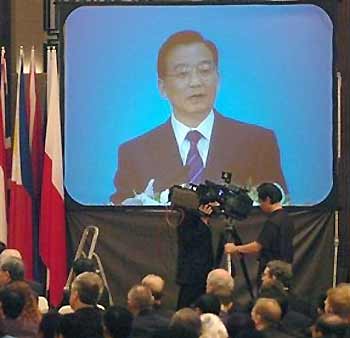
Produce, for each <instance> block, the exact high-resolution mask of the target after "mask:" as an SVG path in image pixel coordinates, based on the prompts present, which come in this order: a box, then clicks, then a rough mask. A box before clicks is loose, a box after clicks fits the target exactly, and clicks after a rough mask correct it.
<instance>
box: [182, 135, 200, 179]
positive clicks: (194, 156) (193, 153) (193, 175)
mask: <svg viewBox="0 0 350 338" xmlns="http://www.w3.org/2000/svg"><path fill="white" fill-rule="evenodd" d="M201 138H202V134H201V133H200V132H199V131H197V130H191V131H189V132H188V133H187V135H186V140H188V141H189V142H190V150H189V152H188V154H187V158H186V166H188V168H189V171H188V177H187V182H188V183H193V184H199V183H201V182H202V177H203V170H204V166H203V160H202V158H201V155H200V154H199V151H198V147H197V145H198V142H199V140H200V139H201Z"/></svg>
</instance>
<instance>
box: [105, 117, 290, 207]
mask: <svg viewBox="0 0 350 338" xmlns="http://www.w3.org/2000/svg"><path fill="white" fill-rule="evenodd" d="M222 171H228V172H232V182H233V183H235V184H239V185H247V184H248V183H250V184H252V185H258V184H259V183H262V182H265V181H272V182H277V183H279V184H280V185H281V186H283V187H284V188H285V191H286V182H285V179H284V176H283V173H282V169H281V164H280V154H279V148H278V145H277V141H276V138H275V135H274V133H273V132H272V131H271V130H268V129H265V128H261V127H258V126H255V125H251V124H246V123H242V122H239V121H236V120H233V119H230V118H227V117H224V116H223V115H221V114H219V113H218V112H215V119H214V126H213V131H212V136H211V140H210V147H209V153H208V158H207V163H206V168H205V171H204V179H209V180H214V181H218V180H219V179H220V178H221V173H222ZM187 172H188V168H187V167H185V166H183V164H182V160H181V156H180V154H179V150H178V146H177V143H176V139H175V135H174V132H173V129H172V126H171V122H170V119H169V120H168V121H167V122H165V123H164V124H162V125H160V126H159V127H157V128H155V129H153V130H151V131H150V132H148V133H146V134H144V135H142V136H139V137H137V138H135V139H133V140H131V141H129V142H126V143H124V144H122V145H121V146H120V148H119V156H118V171H117V173H116V175H115V179H114V185H115V187H116V192H115V193H114V194H113V195H112V196H111V200H112V201H113V202H114V204H118V203H120V202H121V201H123V200H124V199H125V198H128V197H132V196H134V193H133V192H134V191H135V192H137V193H140V192H143V191H144V189H145V187H146V185H147V183H148V182H149V180H150V179H151V178H154V179H155V182H154V188H155V191H156V192H160V191H163V190H165V189H167V188H170V187H171V186H173V185H174V184H181V183H184V182H186V178H187ZM286 192H287V191H286Z"/></svg>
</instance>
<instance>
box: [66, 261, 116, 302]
mask: <svg viewBox="0 0 350 338" xmlns="http://www.w3.org/2000/svg"><path fill="white" fill-rule="evenodd" d="M72 270H73V279H74V278H75V277H77V276H79V275H80V274H81V273H83V272H96V270H97V268H96V264H95V261H94V260H92V259H90V258H78V259H76V260H75V261H74V262H73V264H72ZM70 288H71V285H69V288H68V289H65V290H64V294H63V300H62V303H61V306H64V305H67V304H69V297H70ZM99 304H100V305H103V306H104V307H105V308H107V307H108V306H110V305H111V304H110V301H109V293H108V290H107V288H106V287H103V290H102V295H101V298H100V300H99Z"/></svg>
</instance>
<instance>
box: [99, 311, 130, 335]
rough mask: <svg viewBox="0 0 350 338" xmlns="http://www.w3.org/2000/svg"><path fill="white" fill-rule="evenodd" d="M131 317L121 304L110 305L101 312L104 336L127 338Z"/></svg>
mask: <svg viewBox="0 0 350 338" xmlns="http://www.w3.org/2000/svg"><path fill="white" fill-rule="evenodd" d="M132 321H133V317H132V314H131V313H130V311H129V310H127V309H125V308H123V307H121V306H111V307H109V308H108V309H107V311H105V312H104V314H103V324H104V329H105V337H106V338H129V337H130V333H131V327H132Z"/></svg>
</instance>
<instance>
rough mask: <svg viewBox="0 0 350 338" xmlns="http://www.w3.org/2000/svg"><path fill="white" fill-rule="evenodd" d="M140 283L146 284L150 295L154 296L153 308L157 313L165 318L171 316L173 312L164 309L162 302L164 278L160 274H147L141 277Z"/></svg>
mask: <svg viewBox="0 0 350 338" xmlns="http://www.w3.org/2000/svg"><path fill="white" fill-rule="evenodd" d="M141 284H142V285H143V286H147V287H148V288H149V289H150V290H151V292H152V296H153V298H154V303H153V309H154V310H155V311H156V312H157V313H158V314H159V315H161V316H164V317H167V318H171V316H172V315H173V312H172V311H169V310H166V309H164V306H163V303H162V299H163V294H164V286H165V282H164V279H163V278H162V277H160V276H157V275H154V274H149V275H147V276H145V277H144V278H143V279H142V281H141Z"/></svg>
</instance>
